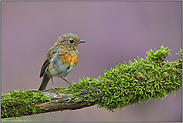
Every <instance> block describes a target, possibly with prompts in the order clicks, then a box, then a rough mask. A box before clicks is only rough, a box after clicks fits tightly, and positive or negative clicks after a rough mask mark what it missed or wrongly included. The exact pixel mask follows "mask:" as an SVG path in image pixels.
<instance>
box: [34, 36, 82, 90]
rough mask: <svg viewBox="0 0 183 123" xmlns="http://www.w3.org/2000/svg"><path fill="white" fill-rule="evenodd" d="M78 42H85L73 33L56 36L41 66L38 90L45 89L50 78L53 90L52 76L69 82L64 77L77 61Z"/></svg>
mask: <svg viewBox="0 0 183 123" xmlns="http://www.w3.org/2000/svg"><path fill="white" fill-rule="evenodd" d="M80 43H85V41H84V40H80V38H79V37H78V36H77V35H76V34H73V33H68V34H64V35H62V36H60V37H58V40H57V41H56V42H55V44H54V46H53V47H51V48H50V50H49V51H48V53H47V57H46V60H45V61H44V63H43V65H42V67H41V71H40V76H39V77H40V78H41V77H43V79H42V82H41V85H40V87H39V89H38V90H45V89H46V86H47V84H48V82H49V80H50V78H51V81H52V86H53V89H54V90H55V88H54V85H53V79H52V77H53V76H56V77H60V78H62V79H63V80H64V81H66V82H67V83H68V84H70V82H69V81H67V80H66V79H65V78H64V77H66V76H67V74H68V73H70V72H71V71H72V70H73V69H74V67H75V66H76V65H77V63H78V59H79V52H78V50H77V46H78V44H80ZM70 85H71V84H70Z"/></svg>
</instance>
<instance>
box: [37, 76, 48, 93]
mask: <svg viewBox="0 0 183 123" xmlns="http://www.w3.org/2000/svg"><path fill="white" fill-rule="evenodd" d="M49 80H50V76H48V75H47V74H44V75H43V80H42V82H41V85H40V86H39V89H38V90H40V91H41V90H45V89H46V86H47V84H48V82H49Z"/></svg>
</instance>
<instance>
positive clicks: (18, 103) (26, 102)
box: [1, 90, 50, 117]
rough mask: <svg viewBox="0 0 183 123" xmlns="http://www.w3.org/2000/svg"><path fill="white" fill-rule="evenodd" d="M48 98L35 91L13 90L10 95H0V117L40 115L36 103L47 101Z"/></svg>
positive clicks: (39, 109)
mask: <svg viewBox="0 0 183 123" xmlns="http://www.w3.org/2000/svg"><path fill="white" fill-rule="evenodd" d="M49 100H50V98H49V97H46V96H44V94H43V93H39V92H36V90H28V91H24V90H13V91H12V92H11V93H1V115H4V116H6V117H15V116H16V117H20V116H21V115H22V114H36V113H41V110H42V109H41V108H39V107H36V106H34V105H35V104H36V103H41V102H46V101H49Z"/></svg>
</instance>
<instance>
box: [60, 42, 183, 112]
mask: <svg viewBox="0 0 183 123" xmlns="http://www.w3.org/2000/svg"><path fill="white" fill-rule="evenodd" d="M168 55H170V49H168V47H163V46H161V47H160V49H159V50H156V49H155V50H154V51H153V50H150V51H148V52H147V57H145V59H143V58H139V57H138V59H137V60H136V59H134V61H133V62H132V61H131V60H129V62H128V64H127V63H126V62H124V64H119V65H116V67H115V68H111V69H110V70H109V71H107V70H106V72H105V73H104V75H105V76H104V77H103V78H101V77H99V78H97V79H95V78H93V79H92V78H91V77H87V78H83V80H80V83H74V85H73V86H70V87H67V88H60V92H64V93H73V95H74V96H73V98H71V99H70V100H69V101H76V102H80V101H86V102H87V103H91V102H96V104H98V107H103V108H106V109H108V110H109V111H113V110H114V109H116V108H125V107H126V106H128V105H135V104H138V103H140V104H142V103H143V102H145V101H147V100H150V99H156V98H159V99H161V98H163V97H165V96H167V95H168V94H170V93H171V92H172V91H173V92H175V91H177V90H178V89H180V87H181V86H182V59H179V60H177V61H175V62H168V61H167V62H163V61H164V60H165V58H166V57H167V56H168ZM178 55H179V57H180V56H182V50H180V53H178ZM83 96H84V97H83ZM75 97H83V98H75Z"/></svg>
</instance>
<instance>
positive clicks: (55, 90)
mask: <svg viewBox="0 0 183 123" xmlns="http://www.w3.org/2000/svg"><path fill="white" fill-rule="evenodd" d="M51 82H52V87H53V90H54V91H55V93H56V94H57V95H59V94H58V93H57V91H56V89H55V86H54V84H53V78H52V76H51Z"/></svg>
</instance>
